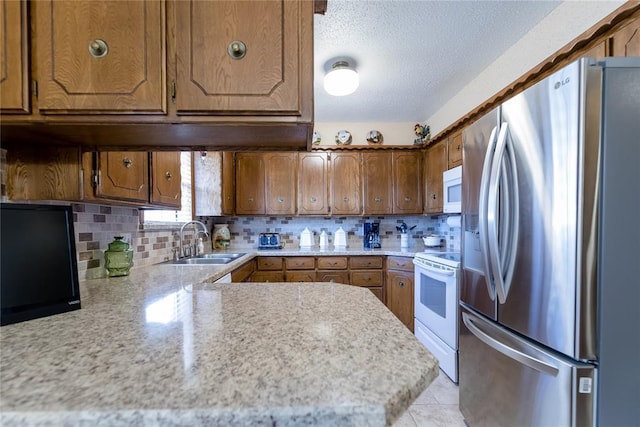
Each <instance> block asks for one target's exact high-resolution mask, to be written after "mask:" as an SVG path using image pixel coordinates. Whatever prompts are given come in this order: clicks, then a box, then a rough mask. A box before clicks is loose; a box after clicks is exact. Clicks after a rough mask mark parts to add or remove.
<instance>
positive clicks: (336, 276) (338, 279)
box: [317, 258, 349, 285]
mask: <svg viewBox="0 0 640 427" xmlns="http://www.w3.org/2000/svg"><path fill="white" fill-rule="evenodd" d="M318 261H320V258H318ZM317 277H318V282H332V283H342V284H345V285H348V284H349V272H348V271H318V275H317Z"/></svg>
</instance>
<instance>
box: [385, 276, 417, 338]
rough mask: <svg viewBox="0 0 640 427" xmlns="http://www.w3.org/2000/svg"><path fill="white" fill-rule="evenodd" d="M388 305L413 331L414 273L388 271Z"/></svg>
mask: <svg viewBox="0 0 640 427" xmlns="http://www.w3.org/2000/svg"><path fill="white" fill-rule="evenodd" d="M386 289H387V292H386V295H387V307H388V308H389V310H391V312H392V313H393V314H395V315H396V317H397V318H398V319H400V321H401V322H402V323H404V324H405V325H406V326H407V328H409V329H410V330H411V331H412V332H413V303H414V302H413V273H410V272H407V271H389V272H387V283H386Z"/></svg>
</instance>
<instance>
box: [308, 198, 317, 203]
mask: <svg viewBox="0 0 640 427" xmlns="http://www.w3.org/2000/svg"><path fill="white" fill-rule="evenodd" d="M309 200H311V203H315V202H317V201H318V199H316V198H315V197H311V198H310V199H309Z"/></svg>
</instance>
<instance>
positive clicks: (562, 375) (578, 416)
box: [459, 306, 597, 427]
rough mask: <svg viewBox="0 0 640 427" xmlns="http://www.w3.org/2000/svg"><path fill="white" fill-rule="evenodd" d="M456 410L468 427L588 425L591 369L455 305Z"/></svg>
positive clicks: (590, 420) (592, 384)
mask: <svg viewBox="0 0 640 427" xmlns="http://www.w3.org/2000/svg"><path fill="white" fill-rule="evenodd" d="M461 311H462V317H461V319H462V320H461V325H460V341H459V342H460V349H459V362H460V367H459V385H460V411H461V412H462V414H463V415H464V417H465V419H466V421H467V423H468V424H469V425H471V426H474V427H475V426H550V425H554V426H556V425H557V426H588V425H593V422H594V405H595V400H596V399H595V390H596V384H595V382H596V380H597V378H596V374H597V371H596V369H595V367H594V366H593V365H589V364H585V363H580V362H576V361H573V360H571V359H568V358H566V357H564V356H560V355H557V354H556V353H552V352H551V351H549V350H546V349H544V348H542V347H540V346H538V345H536V344H533V343H532V342H529V341H525V340H524V339H522V338H520V337H519V336H516V335H515V334H513V333H512V332H510V331H508V330H506V329H504V328H503V327H501V326H499V325H497V324H496V323H494V322H492V321H490V320H487V319H486V318H484V317H481V316H479V315H476V314H475V313H473V312H471V311H469V310H467V309H466V308H465V307H464V306H463V307H461Z"/></svg>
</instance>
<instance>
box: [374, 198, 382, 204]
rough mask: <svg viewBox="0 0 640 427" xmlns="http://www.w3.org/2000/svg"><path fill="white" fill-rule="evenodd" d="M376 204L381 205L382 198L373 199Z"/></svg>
mask: <svg viewBox="0 0 640 427" xmlns="http://www.w3.org/2000/svg"><path fill="white" fill-rule="evenodd" d="M373 200H374V201H375V202H376V203H380V202H382V199H381V198H380V197H376V198H375V199H373Z"/></svg>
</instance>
